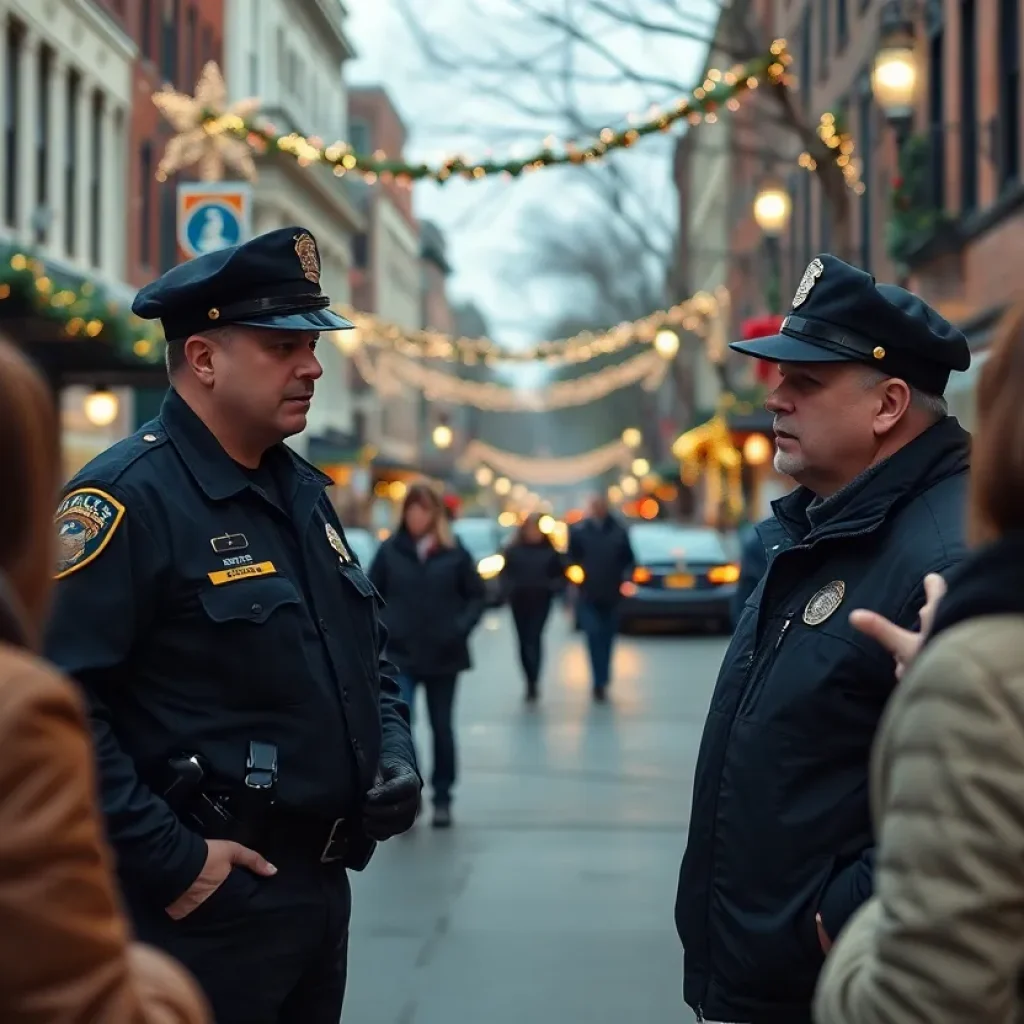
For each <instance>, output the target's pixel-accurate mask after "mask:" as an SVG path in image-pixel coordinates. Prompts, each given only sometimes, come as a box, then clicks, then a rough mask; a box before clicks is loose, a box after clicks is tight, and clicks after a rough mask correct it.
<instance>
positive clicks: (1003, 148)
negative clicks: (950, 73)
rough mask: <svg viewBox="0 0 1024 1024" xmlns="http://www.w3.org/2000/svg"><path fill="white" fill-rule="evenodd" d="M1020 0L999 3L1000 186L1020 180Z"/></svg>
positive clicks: (1002, 0) (997, 147) (998, 155)
mask: <svg viewBox="0 0 1024 1024" xmlns="http://www.w3.org/2000/svg"><path fill="white" fill-rule="evenodd" d="M1020 116H1021V109H1020V0H1000V3H999V125H998V133H999V134H998V138H999V141H998V144H997V146H996V154H997V158H998V162H999V184H1000V185H1001V186H1004V187H1005V186H1006V185H1008V184H1010V183H1011V182H1013V181H1016V179H1017V178H1018V177H1020Z"/></svg>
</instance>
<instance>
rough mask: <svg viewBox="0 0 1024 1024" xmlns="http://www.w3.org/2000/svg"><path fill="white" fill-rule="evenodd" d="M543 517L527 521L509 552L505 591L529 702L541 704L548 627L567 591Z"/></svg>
mask: <svg viewBox="0 0 1024 1024" xmlns="http://www.w3.org/2000/svg"><path fill="white" fill-rule="evenodd" d="M540 520H541V516H540V513H537V512H534V513H531V514H530V515H528V516H527V517H526V519H524V520H523V523H522V525H521V526H520V527H519V530H518V531H517V533H516V536H515V538H514V539H513V541H512V542H511V543H510V544H509V545H508V546H507V547H506V548H505V554H504V557H505V564H504V566H503V567H502V570H501V591H502V596H503V598H504V599H505V600H506V601H508V604H509V607H510V609H511V610H512V621H513V623H514V624H515V628H516V637H517V639H518V640H519V662H520V664H521V665H522V667H523V675H524V677H525V679H526V700H527V702H528V703H533V702H534V701H536V700H537V692H538V691H537V686H538V682H539V680H540V673H541V666H542V661H543V650H544V626H545V625H546V623H547V621H548V616H549V615H550V614H551V602H552V601H553V600H554V598H555V596H556V595H557V594H560V593H561V592H562V591H563V590H564V589H565V563H564V561H563V559H562V556H561V555H560V554H559V553H558V551H557V550H556V548H555V545H554V544H552V543H551V538H550V537H549V536H548V535H547V534H546V533H544V532H543V531H542V530H541V528H540Z"/></svg>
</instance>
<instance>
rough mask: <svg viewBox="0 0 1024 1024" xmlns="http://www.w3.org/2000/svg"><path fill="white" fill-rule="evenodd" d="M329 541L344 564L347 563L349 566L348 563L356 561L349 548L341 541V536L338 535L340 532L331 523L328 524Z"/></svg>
mask: <svg viewBox="0 0 1024 1024" xmlns="http://www.w3.org/2000/svg"><path fill="white" fill-rule="evenodd" d="M327 541H328V543H329V544H330V545H331V547H332V548H334V550H335V551H336V552H337V554H338V557H339V558H340V559H341V560H342V562H345V563H346V564H347V563H348V562H353V561H355V559H354V558H353V557H352V552H351V551H349V549H348V548H347V547H345V542H344V541H343V540H342V539H341V534H340V533H338V531H337V530H336V529H335V528H334V527H333V526H331V524H330V523H327Z"/></svg>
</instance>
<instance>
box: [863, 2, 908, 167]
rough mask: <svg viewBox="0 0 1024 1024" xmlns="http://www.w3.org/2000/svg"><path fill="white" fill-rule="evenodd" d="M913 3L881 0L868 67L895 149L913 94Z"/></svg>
mask: <svg viewBox="0 0 1024 1024" xmlns="http://www.w3.org/2000/svg"><path fill="white" fill-rule="evenodd" d="M914 43H915V31H914V5H913V3H912V2H911V0H885V3H884V4H883V5H882V9H881V11H880V12H879V27H878V51H877V52H876V54H875V59H874V63H873V64H872V68H871V91H872V93H873V94H874V97H875V102H876V103H877V104H878V105H879V107H880V108H881V109H882V113H883V114H885V118H886V120H887V121H888V122H889V124H891V125H892V127H893V130H894V131H895V133H896V146H897V153H899V152H901V151H902V149H903V144H904V143H905V142H906V140H907V138H908V136H909V135H910V129H911V126H912V125H913V121H914V102H915V100H916V98H917V83H918V74H917V56H916V53H915V49H914Z"/></svg>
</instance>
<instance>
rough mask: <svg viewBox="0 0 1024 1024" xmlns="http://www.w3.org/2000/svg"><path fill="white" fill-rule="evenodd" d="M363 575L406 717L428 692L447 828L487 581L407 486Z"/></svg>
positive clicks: (440, 518)
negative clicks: (380, 602)
mask: <svg viewBox="0 0 1024 1024" xmlns="http://www.w3.org/2000/svg"><path fill="white" fill-rule="evenodd" d="M368 575H369V577H370V580H371V581H372V583H373V585H374V586H375V587H376V588H377V590H378V591H379V593H380V595H381V597H383V598H384V601H385V605H384V608H383V609H382V611H381V618H382V620H383V621H384V623H385V624H386V626H387V630H388V656H389V657H390V658H391V659H392V660H393V662H394V663H395V665H397V666H398V669H399V672H400V675H399V679H398V682H399V685H400V686H401V687H402V692H403V694H404V696H405V699H406V702H407V703H408V705H409V711H410V715H411V713H412V709H413V707H414V705H415V700H416V687H417V685H418V684H422V685H423V689H424V690H425V691H426V695H427V713H428V714H429V716H430V729H431V732H432V733H433V737H434V764H433V777H432V778H431V786H432V787H433V796H434V820H433V824H434V826H435V827H436V828H447V827H448V826H450V825H451V822H452V816H451V796H452V787H453V786H454V785H455V778H456V769H457V759H456V750H455V731H454V726H453V710H454V705H455V684H456V680H457V678H458V675H459V673H460V672H464V671H465V670H466V669H468V668H470V667H471V662H470V657H469V635H470V633H472V632H473V629H474V627H475V626H476V624H477V623H478V622H479V621H480V616H481V615H482V614H483V610H484V585H483V581H482V580H481V579H480V576H479V574H478V573H477V571H476V566H475V564H474V562H473V558H472V556H471V555H470V554H469V552H468V551H467V550H466V549H465V548H464V547H463V546H462V545H461V544H460V543H459V542H458V540H457V539H456V538H455V537H454V536H453V535H452V530H451V524H450V520H449V517H448V515H447V513H446V511H445V506H444V503H443V502H442V500H441V498H440V497H439V496H438V495H437V494H436V493H435V491H434V490H433V488H431V487H430V486H429V484H426V483H417V484H413V486H411V487H410V488H409V490H408V492H407V493H406V497H405V502H404V504H403V506H402V517H401V524H400V526H399V528H398V530H397V531H396V532H395V534H394V536H392V537H389V538H388V539H387V540H386V541H384V543H383V544H381V546H380V548H378V550H377V554H376V555H375V557H374V559H373V563H372V565H371V566H370V571H369V574H368Z"/></svg>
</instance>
